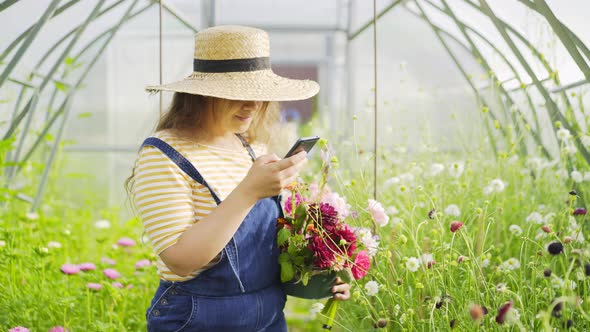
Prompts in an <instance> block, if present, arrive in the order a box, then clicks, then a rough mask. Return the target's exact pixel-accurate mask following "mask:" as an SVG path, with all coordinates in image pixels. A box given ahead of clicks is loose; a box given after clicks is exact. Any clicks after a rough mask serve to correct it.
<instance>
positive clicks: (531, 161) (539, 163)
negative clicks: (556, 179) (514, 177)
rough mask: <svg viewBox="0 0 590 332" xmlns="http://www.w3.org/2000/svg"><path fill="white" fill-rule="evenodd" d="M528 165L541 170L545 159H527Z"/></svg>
mask: <svg viewBox="0 0 590 332" xmlns="http://www.w3.org/2000/svg"><path fill="white" fill-rule="evenodd" d="M526 166H527V167H528V168H530V169H534V170H539V169H541V168H542V167H543V159H541V158H539V157H531V158H529V159H528V160H527V161H526Z"/></svg>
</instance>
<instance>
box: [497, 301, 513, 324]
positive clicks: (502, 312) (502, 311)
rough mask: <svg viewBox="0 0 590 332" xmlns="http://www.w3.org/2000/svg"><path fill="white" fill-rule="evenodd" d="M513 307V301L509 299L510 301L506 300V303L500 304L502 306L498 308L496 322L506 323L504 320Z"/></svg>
mask: <svg viewBox="0 0 590 332" xmlns="http://www.w3.org/2000/svg"><path fill="white" fill-rule="evenodd" d="M511 308H512V302H511V301H508V302H505V303H504V304H502V305H501V306H500V308H498V315H497V316H496V323H498V324H504V322H505V321H506V314H508V311H510V309H511Z"/></svg>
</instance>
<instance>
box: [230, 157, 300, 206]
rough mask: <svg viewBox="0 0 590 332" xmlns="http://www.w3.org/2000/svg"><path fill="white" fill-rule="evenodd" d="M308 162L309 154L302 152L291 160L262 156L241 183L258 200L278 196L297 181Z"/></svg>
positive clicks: (290, 158)
mask: <svg viewBox="0 0 590 332" xmlns="http://www.w3.org/2000/svg"><path fill="white" fill-rule="evenodd" d="M306 162H307V153H306V152H305V151H301V152H299V153H297V154H295V155H293V156H291V157H289V158H285V159H280V158H279V157H277V156H276V155H275V154H267V155H263V156H260V157H259V158H258V159H256V161H255V162H254V164H253V165H252V167H251V168H250V170H249V171H248V174H247V175H246V177H245V178H244V180H243V181H242V182H241V183H240V186H242V187H245V188H246V192H248V193H251V194H253V195H254V196H255V198H256V199H262V198H265V197H271V196H276V195H278V194H279V193H280V192H281V190H283V188H285V187H286V186H287V185H289V184H290V183H292V182H294V181H295V180H297V176H298V175H299V171H300V170H301V168H302V167H303V165H305V163H306Z"/></svg>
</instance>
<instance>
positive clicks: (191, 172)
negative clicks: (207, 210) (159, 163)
mask: <svg viewBox="0 0 590 332" xmlns="http://www.w3.org/2000/svg"><path fill="white" fill-rule="evenodd" d="M144 146H153V147H155V148H157V149H159V150H160V151H162V153H164V154H165V155H166V156H168V158H170V160H172V161H173V162H174V163H175V164H176V165H178V167H180V169H181V170H183V171H184V172H185V173H186V174H188V176H190V177H191V178H192V179H193V180H195V181H197V183H199V184H201V185H203V186H205V187H207V189H209V191H210V192H211V196H213V199H214V200H215V203H217V205H219V204H221V200H220V199H219V197H218V196H217V194H216V193H215V191H213V189H212V188H211V187H210V186H209V185H208V184H207V181H205V179H203V177H202V176H201V173H199V171H197V169H196V168H195V166H193V164H192V163H191V162H190V161H188V159H186V158H185V157H184V156H183V155H182V154H180V152H178V151H176V150H175V149H174V148H173V147H171V146H170V145H169V144H168V143H166V142H164V141H163V140H161V139H159V138H156V137H148V138H146V139H145V141H143V144H141V147H144Z"/></svg>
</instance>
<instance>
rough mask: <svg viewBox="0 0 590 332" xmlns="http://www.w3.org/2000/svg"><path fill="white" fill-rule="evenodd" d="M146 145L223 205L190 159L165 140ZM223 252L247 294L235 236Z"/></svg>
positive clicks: (142, 145)
mask: <svg viewBox="0 0 590 332" xmlns="http://www.w3.org/2000/svg"><path fill="white" fill-rule="evenodd" d="M242 142H244V141H242ZM246 144H247V143H246ZM146 145H147V146H153V147H155V148H157V149H159V150H160V151H162V153H164V154H165V155H166V156H168V158H170V160H172V161H173V162H174V163H175V164H176V165H178V167H180V169H181V170H183V171H184V172H185V173H186V174H188V175H189V176H190V177H191V178H192V179H193V180H195V181H197V183H199V184H202V185H203V186H205V187H207V189H209V191H210V192H211V196H213V199H214V200H215V203H217V205H219V204H221V200H220V199H219V197H218V196H217V194H216V193H215V191H214V190H213V189H212V188H211V187H210V186H209V185H208V184H207V181H205V179H203V177H202V176H201V174H200V173H199V171H197V169H196V168H195V166H193V164H192V163H191V162H190V161H188V159H186V158H185V157H184V156H183V155H182V154H180V152H178V151H176V150H175V149H174V148H173V147H171V146H170V145H169V144H168V143H166V142H164V141H163V140H161V139H159V138H156V137H148V138H146V139H145V141H143V144H141V147H144V146H146ZM248 147H249V146H248ZM250 150H251V149H250ZM253 154H254V152H251V153H250V156H253ZM253 158H254V159H253V160H255V159H256V157H253ZM223 250H224V251H225V253H226V255H227V258H228V261H229V264H230V266H231V269H232V271H233V273H234V275H235V276H236V278H237V281H238V284H239V285H240V289H241V290H242V293H244V292H246V290H245V289H244V285H243V284H242V280H240V274H239V264H238V252H237V246H236V242H235V240H234V238H233V236H232V238H231V240H230V242H229V243H228V245H227V246H225V248H223Z"/></svg>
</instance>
